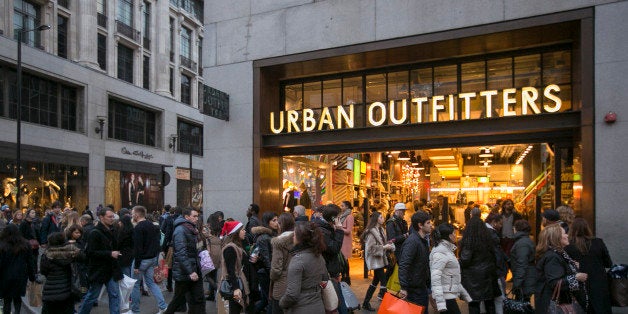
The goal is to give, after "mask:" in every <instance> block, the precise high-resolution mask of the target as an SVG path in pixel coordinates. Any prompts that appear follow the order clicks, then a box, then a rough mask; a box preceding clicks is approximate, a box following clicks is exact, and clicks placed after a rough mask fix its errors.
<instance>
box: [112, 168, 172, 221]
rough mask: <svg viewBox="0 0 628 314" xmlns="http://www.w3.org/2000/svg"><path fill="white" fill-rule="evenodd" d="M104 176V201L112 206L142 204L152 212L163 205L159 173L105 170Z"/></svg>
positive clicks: (126, 206) (124, 206)
mask: <svg viewBox="0 0 628 314" xmlns="http://www.w3.org/2000/svg"><path fill="white" fill-rule="evenodd" d="M105 176H106V178H105V185H106V186H105V203H107V204H113V206H114V208H129V209H131V208H133V206H135V205H142V206H144V207H146V209H148V212H153V211H157V210H159V209H160V208H161V206H163V193H162V187H161V176H160V175H159V174H153V173H141V172H125V171H117V170H107V171H106V174H105Z"/></svg>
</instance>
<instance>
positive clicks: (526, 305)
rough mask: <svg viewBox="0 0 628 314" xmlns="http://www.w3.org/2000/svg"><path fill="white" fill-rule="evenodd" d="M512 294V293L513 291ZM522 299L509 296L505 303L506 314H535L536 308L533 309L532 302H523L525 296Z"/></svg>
mask: <svg viewBox="0 0 628 314" xmlns="http://www.w3.org/2000/svg"><path fill="white" fill-rule="evenodd" d="M511 292H512V291H511ZM520 295H521V296H522V298H521V299H516V297H515V298H510V297H509V296H508V294H507V295H506V298H505V299H504V302H503V308H504V313H505V314H533V313H534V308H532V304H530V302H529V301H528V302H526V301H524V300H523V294H520Z"/></svg>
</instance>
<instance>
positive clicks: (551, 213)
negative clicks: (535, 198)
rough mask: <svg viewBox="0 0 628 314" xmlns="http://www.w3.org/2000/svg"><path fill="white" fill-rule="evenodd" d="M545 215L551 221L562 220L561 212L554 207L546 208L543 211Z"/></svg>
mask: <svg viewBox="0 0 628 314" xmlns="http://www.w3.org/2000/svg"><path fill="white" fill-rule="evenodd" d="M543 217H545V219H547V220H549V221H554V222H555V221H559V220H560V214H558V212H557V211H555V210H553V209H547V210H545V211H544V212H543Z"/></svg>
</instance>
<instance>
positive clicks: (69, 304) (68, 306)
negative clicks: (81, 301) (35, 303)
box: [41, 299, 74, 314]
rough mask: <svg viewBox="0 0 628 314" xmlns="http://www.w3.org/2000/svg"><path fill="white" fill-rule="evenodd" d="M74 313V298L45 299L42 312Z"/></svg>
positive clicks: (54, 313)
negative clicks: (61, 299)
mask: <svg viewBox="0 0 628 314" xmlns="http://www.w3.org/2000/svg"><path fill="white" fill-rule="evenodd" d="M72 313H74V302H73V301H72V299H68V300H65V301H44V306H43V307H42V309H41V314H72Z"/></svg>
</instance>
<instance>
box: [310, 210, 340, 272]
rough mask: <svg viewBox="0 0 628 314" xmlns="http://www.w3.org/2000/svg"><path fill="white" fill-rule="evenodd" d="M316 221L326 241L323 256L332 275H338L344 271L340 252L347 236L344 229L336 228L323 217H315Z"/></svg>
mask: <svg viewBox="0 0 628 314" xmlns="http://www.w3.org/2000/svg"><path fill="white" fill-rule="evenodd" d="M314 222H315V223H316V224H317V225H318V227H319V228H320V229H321V232H322V233H323V240H324V241H325V251H323V258H324V259H325V266H326V267H327V271H328V272H329V275H330V276H331V277H337V276H338V274H340V273H341V272H342V271H343V270H342V265H341V264H340V259H339V258H338V253H340V249H341V248H342V240H343V238H344V237H345V234H344V231H342V229H338V230H334V227H333V226H332V225H331V224H329V223H328V222H327V221H325V220H324V219H322V218H320V219H314Z"/></svg>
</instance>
